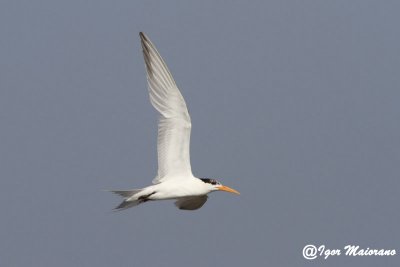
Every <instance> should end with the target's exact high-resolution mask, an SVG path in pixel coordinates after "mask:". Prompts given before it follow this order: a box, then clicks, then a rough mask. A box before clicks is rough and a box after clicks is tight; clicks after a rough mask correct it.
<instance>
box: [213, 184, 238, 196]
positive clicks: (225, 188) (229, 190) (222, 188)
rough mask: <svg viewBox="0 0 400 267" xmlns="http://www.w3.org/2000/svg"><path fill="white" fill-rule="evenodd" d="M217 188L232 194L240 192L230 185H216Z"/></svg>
mask: <svg viewBox="0 0 400 267" xmlns="http://www.w3.org/2000/svg"><path fill="white" fill-rule="evenodd" d="M218 190H221V191H226V192H230V193H234V194H238V195H240V193H239V192H238V191H236V190H235V189H232V188H230V187H227V186H225V185H221V186H220V187H218Z"/></svg>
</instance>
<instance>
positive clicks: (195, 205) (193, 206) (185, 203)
mask: <svg viewBox="0 0 400 267" xmlns="http://www.w3.org/2000/svg"><path fill="white" fill-rule="evenodd" d="M207 198H208V196H207V195H204V196H199V197H185V198H180V199H178V200H177V201H176V202H175V206H177V207H178V208H179V209H181V210H197V209H200V208H201V207H202V206H203V205H204V203H206V201H207Z"/></svg>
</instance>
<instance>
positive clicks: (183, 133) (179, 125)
mask: <svg viewBox="0 0 400 267" xmlns="http://www.w3.org/2000/svg"><path fill="white" fill-rule="evenodd" d="M140 39H141V41H142V47H143V55H144V60H145V63H146V71H147V82H148V88H149V93H150V102H151V104H152V105H153V107H154V108H155V109H156V110H157V111H158V112H159V113H160V116H159V122H158V139H157V152H158V174H157V177H156V178H155V179H154V180H153V183H160V182H162V181H165V180H168V179H173V177H183V176H191V175H192V170H191V166H190V155H189V145H190V130H191V122H190V116H189V112H188V110H187V107H186V103H185V100H184V99H183V97H182V95H181V92H180V91H179V89H178V87H177V86H176V84H175V81H174V78H173V77H172V75H171V73H170V71H169V70H168V67H167V65H166V64H165V62H164V60H163V59H162V58H161V56H160V54H159V53H158V52H157V49H156V48H155V46H154V45H153V44H152V43H151V41H150V40H149V38H148V37H147V36H146V35H145V34H143V33H140Z"/></svg>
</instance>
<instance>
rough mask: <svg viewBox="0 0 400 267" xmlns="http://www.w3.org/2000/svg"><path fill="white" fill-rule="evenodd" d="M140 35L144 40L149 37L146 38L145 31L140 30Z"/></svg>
mask: <svg viewBox="0 0 400 267" xmlns="http://www.w3.org/2000/svg"><path fill="white" fill-rule="evenodd" d="M139 36H140V38H141V39H142V40H145V39H147V38H146V35H145V34H144V33H143V32H139Z"/></svg>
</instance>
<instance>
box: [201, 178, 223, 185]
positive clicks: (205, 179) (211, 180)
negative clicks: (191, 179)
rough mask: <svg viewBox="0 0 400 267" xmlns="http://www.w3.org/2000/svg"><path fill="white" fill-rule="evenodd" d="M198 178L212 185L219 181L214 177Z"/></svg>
mask: <svg viewBox="0 0 400 267" xmlns="http://www.w3.org/2000/svg"><path fill="white" fill-rule="evenodd" d="M200 180H202V181H203V182H204V183H207V184H212V185H217V184H220V183H219V182H218V181H217V180H215V179H210V178H200Z"/></svg>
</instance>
